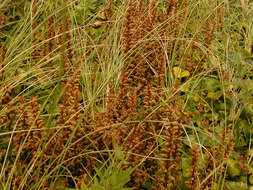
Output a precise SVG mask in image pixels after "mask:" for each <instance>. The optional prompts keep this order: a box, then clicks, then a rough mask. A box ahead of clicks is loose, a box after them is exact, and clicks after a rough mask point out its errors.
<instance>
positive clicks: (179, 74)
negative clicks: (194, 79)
mask: <svg viewBox="0 0 253 190" xmlns="http://www.w3.org/2000/svg"><path fill="white" fill-rule="evenodd" d="M173 72H174V75H175V77H176V78H183V77H188V76H190V72H189V71H187V70H182V69H181V68H180V67H173Z"/></svg>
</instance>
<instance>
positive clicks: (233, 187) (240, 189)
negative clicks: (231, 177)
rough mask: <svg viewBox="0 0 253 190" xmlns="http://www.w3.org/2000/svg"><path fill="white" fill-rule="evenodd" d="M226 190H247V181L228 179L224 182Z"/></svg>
mask: <svg viewBox="0 0 253 190" xmlns="http://www.w3.org/2000/svg"><path fill="white" fill-rule="evenodd" d="M225 186H226V188H227V189H228V190H248V186H247V183H243V182H234V181H229V182H226V184H225Z"/></svg>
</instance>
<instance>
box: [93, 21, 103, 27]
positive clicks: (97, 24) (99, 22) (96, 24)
mask: <svg viewBox="0 0 253 190" xmlns="http://www.w3.org/2000/svg"><path fill="white" fill-rule="evenodd" d="M102 24H103V23H102V22H101V21H96V22H94V23H93V27H95V28H98V27H100V26H101V25H102Z"/></svg>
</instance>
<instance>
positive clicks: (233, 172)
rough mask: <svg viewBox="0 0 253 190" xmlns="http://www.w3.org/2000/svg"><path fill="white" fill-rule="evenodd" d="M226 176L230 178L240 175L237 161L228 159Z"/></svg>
mask: <svg viewBox="0 0 253 190" xmlns="http://www.w3.org/2000/svg"><path fill="white" fill-rule="evenodd" d="M228 174H229V175H230V177H232V178H234V177H236V176H240V175H241V169H240V166H239V164H238V161H236V160H234V159H228Z"/></svg>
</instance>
